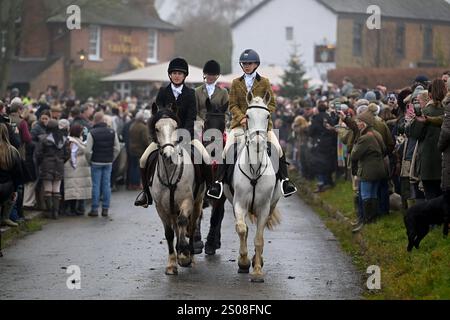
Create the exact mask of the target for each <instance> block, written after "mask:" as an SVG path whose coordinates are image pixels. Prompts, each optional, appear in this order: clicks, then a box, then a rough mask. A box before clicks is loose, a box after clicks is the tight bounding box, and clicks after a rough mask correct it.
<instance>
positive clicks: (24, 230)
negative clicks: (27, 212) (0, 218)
mask: <svg viewBox="0 0 450 320" xmlns="http://www.w3.org/2000/svg"><path fill="white" fill-rule="evenodd" d="M45 223H46V222H45V219H42V218H34V219H32V220H30V221H27V222H25V223H22V224H20V225H19V227H17V228H9V229H8V230H7V231H6V232H4V233H2V249H4V248H6V247H7V246H9V245H11V244H12V243H13V242H14V241H16V240H17V239H20V238H23V237H24V236H26V235H28V234H30V233H33V232H36V231H40V230H42V226H43V225H44V224H45Z"/></svg>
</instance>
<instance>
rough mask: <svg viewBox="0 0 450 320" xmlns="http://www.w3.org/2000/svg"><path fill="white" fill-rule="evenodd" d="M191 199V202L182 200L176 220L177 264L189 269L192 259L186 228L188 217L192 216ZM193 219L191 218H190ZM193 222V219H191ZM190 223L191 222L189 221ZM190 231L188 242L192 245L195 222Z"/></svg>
mask: <svg viewBox="0 0 450 320" xmlns="http://www.w3.org/2000/svg"><path fill="white" fill-rule="evenodd" d="M192 207H193V205H192V199H191V200H189V199H188V200H184V201H183V203H182V204H181V206H180V215H179V216H178V219H177V225H178V248H177V249H178V263H179V264H180V266H182V267H189V266H190V265H191V263H192V257H191V247H192V246H190V245H189V243H188V242H187V240H186V234H187V227H188V224H189V217H190V216H191V214H192V211H193V210H192V209H193V208H192ZM192 218H193V217H192ZM191 220H193V219H191ZM191 223H192V221H191ZM190 231H191V233H192V234H191V237H190V239H189V241H190V242H192V243H193V240H194V234H193V232H194V231H195V220H194V228H192V226H191V228H190Z"/></svg>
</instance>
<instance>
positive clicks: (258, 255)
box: [251, 208, 269, 282]
mask: <svg viewBox="0 0 450 320" xmlns="http://www.w3.org/2000/svg"><path fill="white" fill-rule="evenodd" d="M262 212H263V213H266V214H262V215H259V216H258V220H257V227H256V235H255V240H254V243H255V255H254V256H253V259H252V260H253V272H252V274H251V278H252V282H264V273H263V272H262V267H263V264H264V262H263V257H262V254H263V251H264V229H265V228H266V224H267V219H268V216H269V208H267V210H263V211H262Z"/></svg>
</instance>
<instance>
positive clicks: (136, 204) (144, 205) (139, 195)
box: [134, 190, 149, 208]
mask: <svg viewBox="0 0 450 320" xmlns="http://www.w3.org/2000/svg"><path fill="white" fill-rule="evenodd" d="M142 194H144V196H145V202H146V203H145V204H138V203H137V202H138V200H139V198H140V197H141V195H142ZM148 202H149V201H148V197H147V194H146V193H145V191H144V190H142V191H141V192H140V193H139V194H138V196H137V197H136V200H135V201H134V205H135V206H136V207H144V208H148V206H149V203H148Z"/></svg>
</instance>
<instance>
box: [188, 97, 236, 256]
mask: <svg viewBox="0 0 450 320" xmlns="http://www.w3.org/2000/svg"><path fill="white" fill-rule="evenodd" d="M227 110H228V104H227V105H224V106H217V105H212V103H211V101H210V99H209V98H208V99H206V111H207V113H206V119H205V123H204V126H203V136H205V133H206V132H208V130H211V129H215V130H218V131H219V132H220V133H221V135H220V139H219V137H217V135H216V136H215V138H214V139H202V140H203V144H204V145H205V147H206V148H208V146H209V145H210V144H211V143H218V144H221V147H222V148H223V147H224V146H225V139H226V138H225V137H226V136H225V129H226V119H225V112H226V111H227ZM216 156H220V157H221V155H220V154H219V155H216V154H215V151H214V150H213V151H212V152H211V158H215V157H216ZM212 166H213V171H214V172H216V169H217V164H215V163H214V162H213V163H212ZM214 178H215V177H214ZM226 200H227V199H226V197H225V196H223V197H222V198H221V199H220V200H211V199H208V200H207V201H208V202H209V204H210V205H211V206H212V209H211V219H210V226H209V232H208V236H207V238H206V243H205V253H206V254H207V255H214V254H215V253H216V250H217V249H220V247H221V243H220V238H221V234H220V230H221V227H222V220H223V217H224V213H225V202H226ZM205 201H206V199H205ZM200 228H201V219H199V220H198V224H197V238H196V242H195V244H194V252H195V253H196V254H199V253H201V252H202V248H203V243H202V242H201V235H200Z"/></svg>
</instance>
